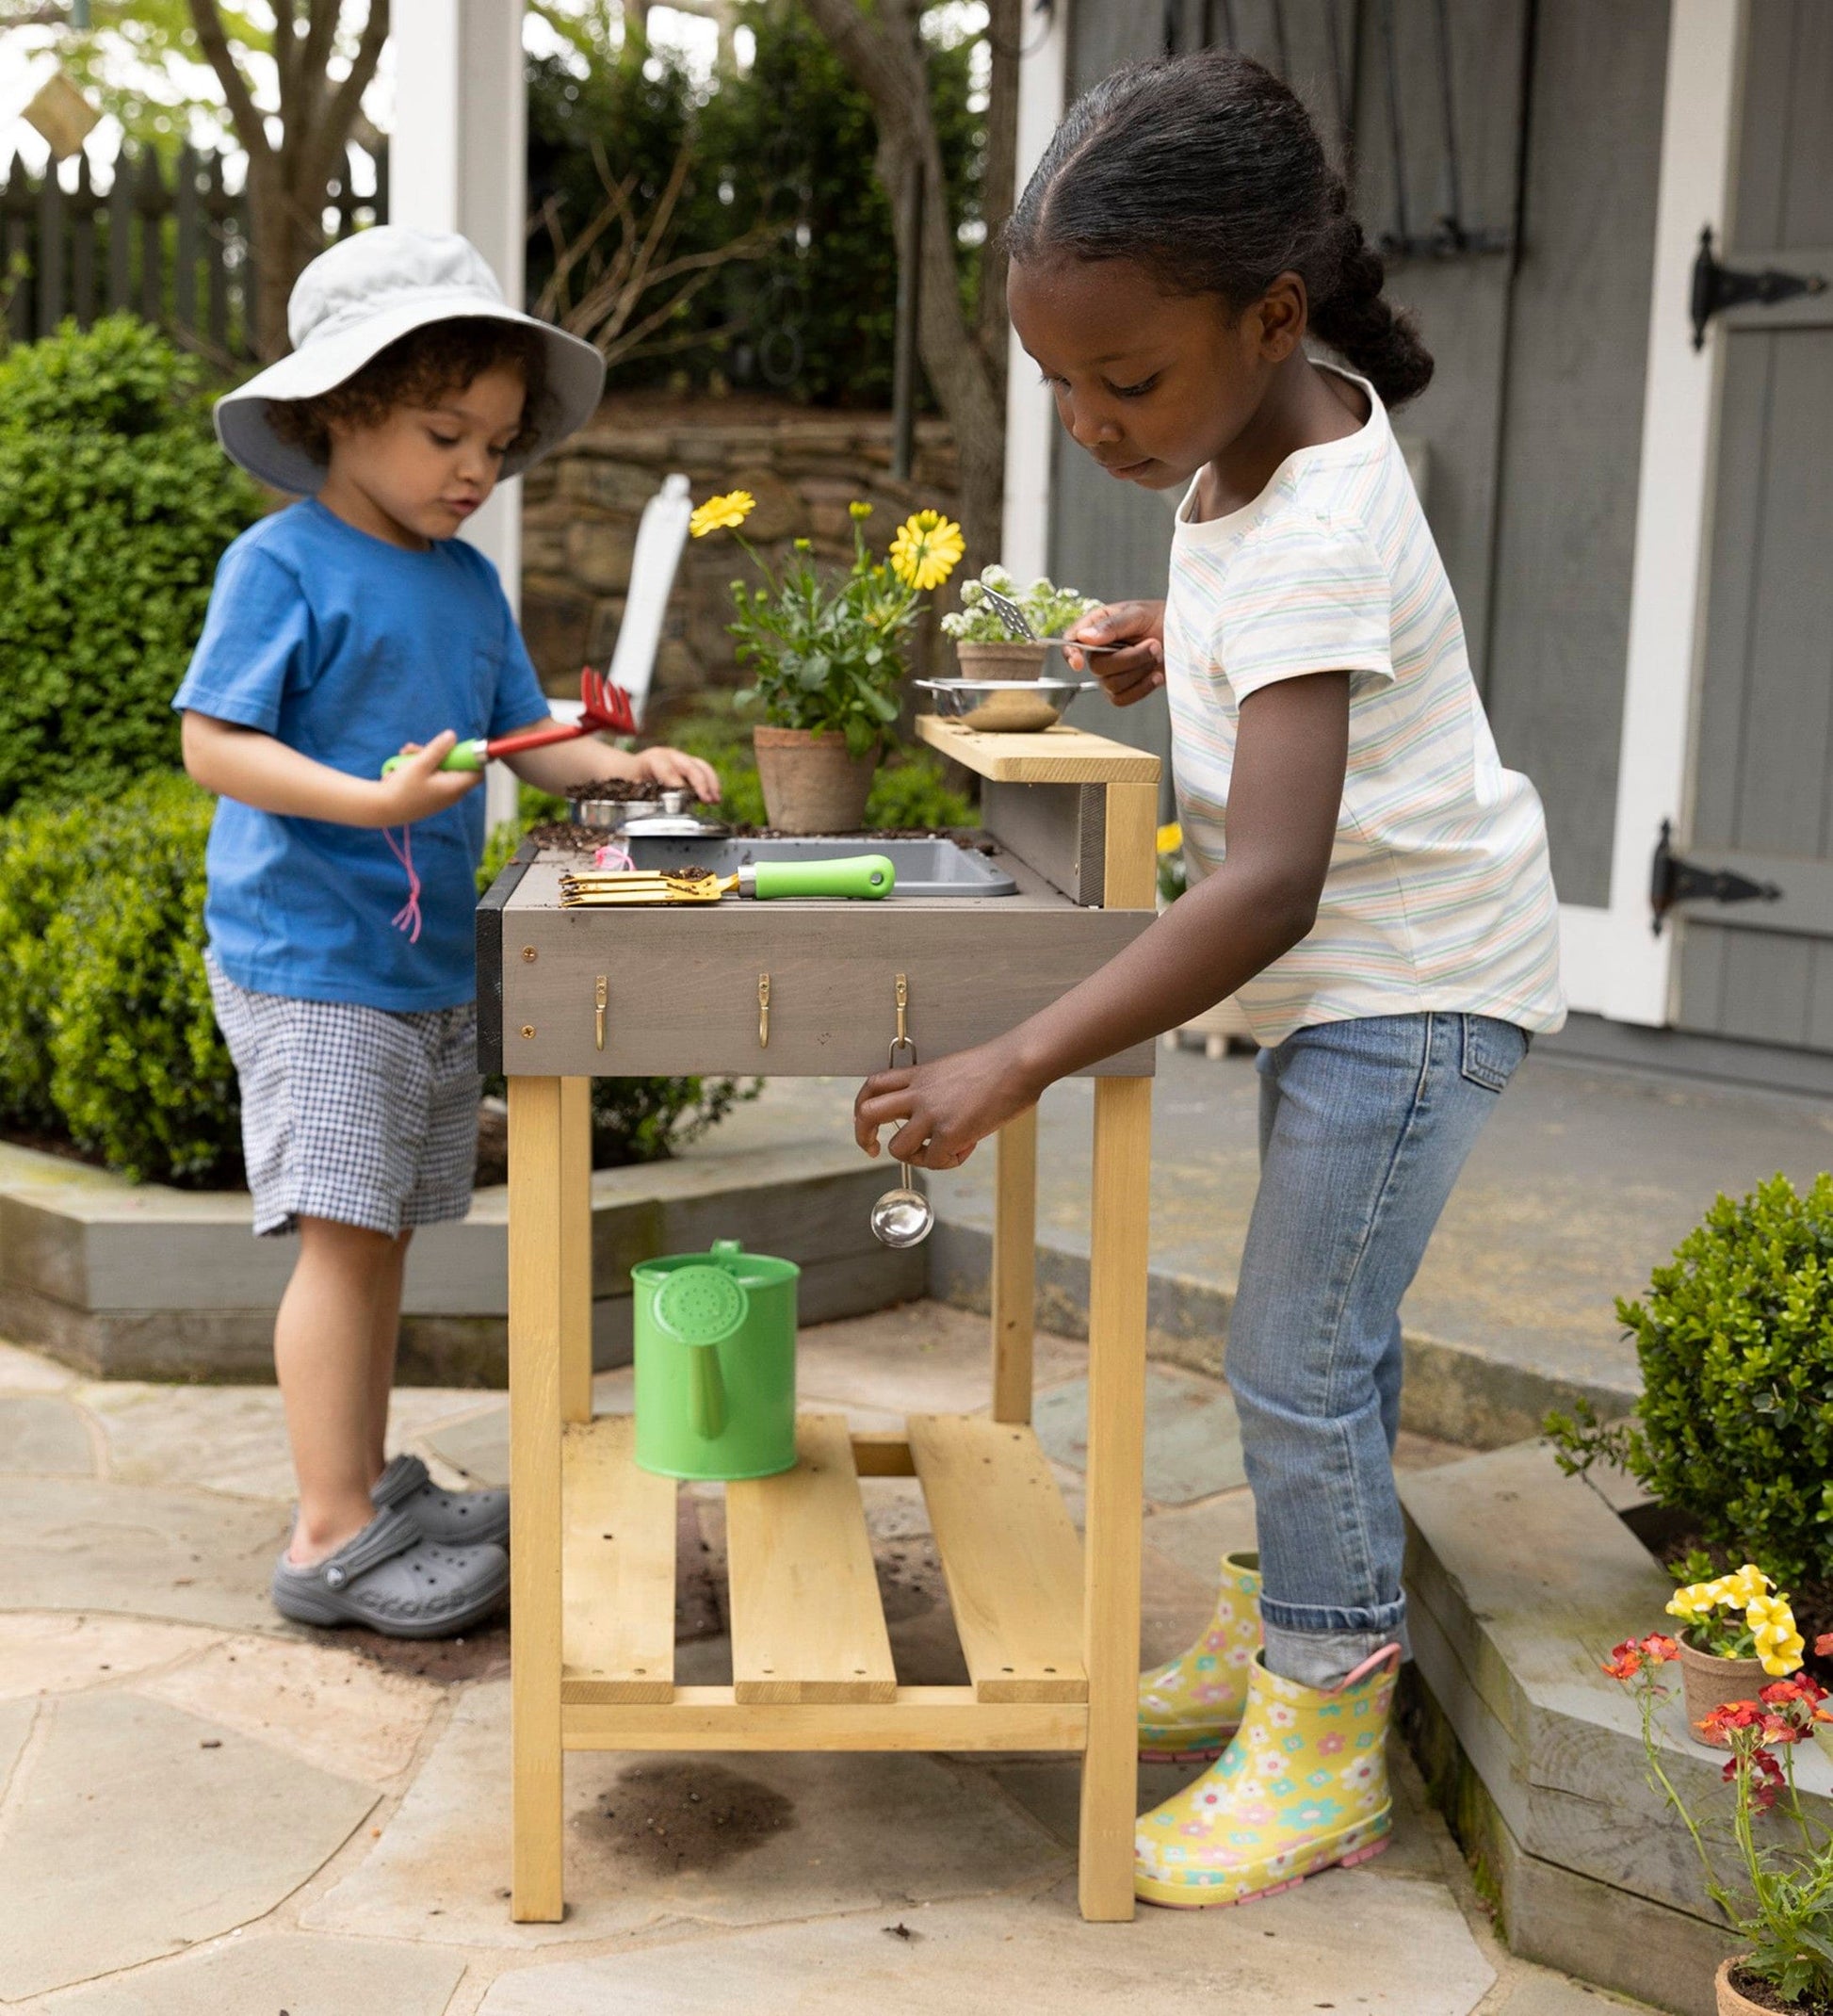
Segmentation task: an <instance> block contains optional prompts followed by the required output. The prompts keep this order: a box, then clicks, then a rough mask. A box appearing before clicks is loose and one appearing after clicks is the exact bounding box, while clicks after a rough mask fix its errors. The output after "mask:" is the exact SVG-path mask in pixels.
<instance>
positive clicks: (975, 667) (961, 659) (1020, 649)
mask: <svg viewBox="0 0 1833 2016" xmlns="http://www.w3.org/2000/svg"><path fill="white" fill-rule="evenodd" d="M1049 655H1050V646H1049V645H1048V644H1047V643H1044V642H1038V643H1034V644H1028V643H1025V642H1022V641H1021V640H1019V639H1018V638H1014V639H1013V640H1012V642H1010V643H1000V644H976V643H968V642H957V643H956V645H955V662H956V663H957V664H958V665H960V667H961V675H962V677H963V678H964V679H1035V678H1039V677H1041V676H1042V675H1043V672H1044V660H1045V659H1046V658H1047V657H1048V656H1049Z"/></svg>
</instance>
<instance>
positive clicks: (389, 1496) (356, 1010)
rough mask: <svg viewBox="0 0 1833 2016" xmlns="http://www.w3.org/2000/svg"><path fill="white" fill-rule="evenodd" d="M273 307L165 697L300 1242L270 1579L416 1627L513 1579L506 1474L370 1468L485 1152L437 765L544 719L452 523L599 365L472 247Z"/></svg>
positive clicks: (445, 245)
mask: <svg viewBox="0 0 1833 2016" xmlns="http://www.w3.org/2000/svg"><path fill="white" fill-rule="evenodd" d="M287 319H288V325H289V330H290V333H291V336H292V339H293V344H294V350H293V353H292V355H291V356H289V357H287V358H285V359H284V360H283V361H282V362H281V363H279V364H276V365H274V366H270V367H269V368H268V370H266V371H263V372H262V373H261V374H260V375H259V376H257V377H256V378H254V379H252V380H251V381H250V382H249V383H247V384H246V385H244V386H242V387H240V388H239V389H238V390H237V391H235V392H233V393H231V394H230V395H229V396H228V397H227V398H224V399H222V400H221V401H219V404H218V407H217V431H218V435H219V439H220V440H221V442H222V445H223V447H224V449H225V450H226V451H227V452H228V454H229V455H230V456H231V457H233V458H234V460H235V461H236V462H238V463H241V464H242V466H243V467H244V468H246V469H248V470H250V471H251V472H252V473H253V474H254V475H255V476H257V477H259V478H261V479H262V480H264V481H266V482H268V483H270V484H272V485H274V486H275V487H276V488H279V489H282V490H287V491H291V492H294V493H297V494H300V496H302V497H303V501H301V502H300V503H297V504H294V505H292V506H290V507H289V508H288V509H286V510H284V511H280V512H275V513H274V514H273V515H272V516H270V517H268V518H265V519H263V520H262V522H261V523H260V524H259V525H256V526H254V527H253V528H251V529H250V530H249V531H247V532H245V533H244V534H243V535H242V536H241V538H239V539H238V540H236V541H235V545H232V546H231V547H230V549H229V551H228V552H227V553H226V554H225V555H224V556H223V560H222V563H221V566H220V567H219V570H218V574H217V579H216V586H215V590H214V592H213V593H212V595H211V600H210V612H209V617H208V620H207V621H206V623H205V625H204V630H203V638H202V639H201V640H200V642H199V644H198V647H197V652H196V655H195V656H194V657H193V658H192V660H191V665H190V669H189V671H188V672H187V675H186V677H185V682H184V684H183V686H181V687H180V689H179V691H178V694H177V697H176V699H175V700H174V702H173V705H174V707H178V708H179V709H180V710H181V711H182V712H183V715H184V747H185V762H186V767H187V769H188V770H189V772H190V773H191V775H192V776H193V777H195V778H196V779H197V780H198V782H199V783H200V784H202V785H203V786H204V788H205V789H209V790H212V791H215V792H217V793H218V794H219V797H220V799H221V803H220V805H219V806H218V809H217V817H216V821H215V824H214V826H213V828H212V830H211V836H210V849H209V898H208V902H207V904H206V908H205V919H206V923H207V926H208V933H209V952H208V955H207V958H208V965H209V970H210V984H211V989H212V993H213V995H214V997H215V1000H216V1007H217V1016H218V1020H219V1023H220V1024H221V1026H222V1031H223V1034H224V1036H225V1038H226V1039H227V1041H228V1044H229V1048H230V1051H231V1054H232V1055H233V1057H234V1058H235V1068H236V1072H237V1074H238V1076H239V1077H240V1080H241V1084H242V1128H243V1140H244V1146H245V1148H246V1154H247V1162H248V1175H249V1185H250V1188H251V1190H252V1192H253V1194H254V1230H255V1232H256V1233H257V1235H268V1234H278V1233H283V1232H286V1231H291V1230H294V1229H297V1230H298V1232H299V1234H300V1254H299V1260H298V1262H297V1264H296V1266H295V1268H294V1271H293V1276H292V1279H291V1280H290V1282H289V1283H288V1285H287V1288H286V1293H285V1294H284V1297H283V1299H282V1302H281V1306H280V1313H279V1317H278V1320H277V1322H276V1324H275V1325H274V1362H275V1368H276V1371H277V1373H278V1375H279V1380H280V1386H281V1390H282V1393H283V1394H284V1400H285V1406H286V1426H287V1434H288V1438H289V1439H290V1440H291V1443H292V1450H293V1462H294V1468H295V1470H296V1471H297V1473H298V1478H299V1494H300V1503H299V1514H298V1519H297V1521H296V1523H295V1526H294V1529H293V1535H292V1540H291V1544H290V1545H289V1546H288V1548H287V1550H286V1552H285V1553H284V1554H283V1555H282V1556H281V1558H280V1560H279V1562H278V1563H277V1564H276V1566H275V1569H274V1576H273V1599H274V1602H275V1604H276V1606H277V1607H278V1608H279V1609H280V1610H281V1612H282V1613H283V1614H284V1615H285V1616H286V1617H289V1618H297V1619H298V1620H300V1621H301V1622H304V1623H312V1624H339V1623H346V1622H355V1623H362V1624H366V1625H368V1626H369V1627H370V1628H371V1629H373V1630H376V1631H381V1632H386V1633H388V1634H391V1635H394V1636H399V1637H435V1636H443V1635H445V1634H449V1633H454V1632H461V1631H463V1630H464V1629H465V1628H466V1627H467V1626H469V1625H471V1624H473V1623H476V1622H477V1621H478V1620H479V1618H482V1617H484V1616H485V1615H487V1614H488V1613H489V1612H490V1611H491V1610H492V1609H494V1608H495V1606H496V1604H497V1603H498V1602H499V1601H501V1600H502V1597H503V1594H504V1592H505V1590H506V1589H507V1587H508V1582H509V1556H508V1553H506V1551H505V1550H506V1547H507V1544H508V1539H509V1504H508V1499H507V1495H506V1494H505V1493H502V1492H483V1491H478V1492H448V1491H442V1490H440V1489H438V1488H435V1487H434V1486H433V1485H432V1484H431V1483H430V1480H429V1478H428V1475H427V1471H426V1466H425V1465H424V1464H422V1463H421V1462H420V1461H419V1459H418V1458H417V1457H413V1456H397V1457H396V1458H395V1459H394V1461H393V1462H391V1463H384V1461H383V1438H384V1434H385V1431H386V1427H387V1421H388V1396H389V1388H390V1385H391V1382H392V1378H393V1373H394V1362H395V1345H396V1335H397V1326H398V1319H399V1315H400V1303H401V1274H402V1267H403V1264H404V1262H405V1260H406V1258H407V1247H408V1242H409V1240H410V1239H411V1238H412V1237H413V1234H414V1227H416V1226H420V1225H434V1224H440V1223H443V1222H445V1221H446V1220H449V1219H456V1218H462V1217H463V1216H464V1214H465V1212H466V1211H467V1210H468V1208H469V1205H470V1197H471V1172H472V1165H473V1161H474V1158H475V1155H476V1146H477V1110H478V1094H479V1079H478V1069H477V1061H476V1055H475V1044H474V1031H475V1015H476V1009H475V994H476V981H475V974H474V970H473V951H472V943H473V940H472V929H473V927H472V912H473V908H474V906H475V903H476V884H475V879H474V878H475V872H476V868H477V863H478V860H479V855H480V854H481V852H482V847H483V839H484V820H483V805H482V802H481V800H480V799H479V798H477V797H475V796H473V795H471V794H472V793H473V791H474V789H475V787H476V786H477V784H478V783H479V774H478V773H477V772H448V771H442V770H441V769H440V767H439V765H440V760H441V758H442V757H443V756H445V755H446V752H447V751H448V750H449V749H450V748H451V746H452V744H453V742H454V741H455V740H457V739H459V738H461V737H471V736H499V735H507V734H511V733H514V732H515V731H516V730H518V729H523V728H527V727H532V726H535V725H538V724H539V723H542V722H543V721H544V720H545V719H547V716H548V707H547V703H546V701H545V699H544V697H543V693H542V690H541V687H540V684H539V682H538V681H537V679H536V677H535V674H534V669H533V667H532V666H531V665H530V663H529V661H528V655H527V650H526V649H525V648H524V646H523V642H522V639H521V636H520V635H519V633H518V632H517V630H516V626H515V623H514V620H513V618H512V617H511V614H510V610H509V605H508V603H507V602H506V600H505V599H504V596H503V591H502V587H501V584H500V583H499V582H498V580H497V577H496V574H495V569H494V568H493V567H492V566H491V564H490V562H489V561H487V560H485V559H484V558H483V556H482V555H481V554H479V552H478V551H477V550H476V549H475V548H474V547H471V546H468V545H464V544H462V542H461V541H459V540H458V539H457V538H456V537H455V536H454V535H455V534H456V533H457V532H458V530H459V528H461V526H462V525H463V523H464V521H465V519H466V518H467V517H469V516H470V515H471V513H472V512H475V511H476V510H477V509H478V508H479V505H481V504H482V503H483V501H484V499H485V498H486V497H488V496H489V495H490V493H491V491H492V490H493V489H494V488H495V484H496V482H497V480H498V479H499V478H500V477H502V476H505V475H512V474H514V473H515V472H516V471H517V470H519V469H524V468H527V466H528V464H529V463H532V462H534V461H535V460H537V459H538V458H539V457H540V456H542V455H543V454H545V453H547V452H548V451H549V450H550V449H551V448H553V447H555V446H556V445H557V444H558V443H559V442H560V441H561V440H563V439H564V438H565V437H566V436H567V435H568V434H569V433H572V432H573V431H575V430H576V429H577V428H579V427H580V426H582V425H583V424H584V423H585V421H586V420H587V419H588V418H589V417H590V416H591V415H592V411H593V409H594V408H595V406H596V405H597V402H598V398H599V394H600V391H601V389H602V386H603V382H604V365H603V362H602V361H601V359H600V358H599V356H598V353H597V351H596V350H593V349H592V347H591V345H589V344H586V343H582V342H580V341H578V340H577V339H576V337H573V336H569V335H566V334H564V333H562V332H560V330H558V329H555V328H552V327H551V326H549V325H548V324H545V323H542V322H537V321H535V320H534V319H532V318H531V317H527V316H523V315H518V314H516V313H514V312H513V311H512V310H511V309H510V308H509V307H508V306H507V305H506V304H505V303H504V301H503V298H502V294H501V292H500V290H499V289H498V287H497V285H496V283H495V278H494V277H493V275H492V274H491V271H490V268H488V267H487V266H486V265H485V263H484V261H483V259H482V258H481V257H480V256H479V253H478V252H476V251H475V250H474V249H473V247H472V246H470V245H469V244H468V243H466V241H465V240H464V239H463V238H461V237H456V236H431V235H429V234H426V233H421V232H415V231H407V230H402V229H398V228H396V227H393V226H389V227H382V228H378V229H376V230H373V231H366V232H362V233H359V234H358V235H357V236H353V237H350V238H348V239H346V240H344V242H343V243H341V244H339V245H335V246H333V248H332V249H331V250H330V251H329V252H325V253H323V254H322V255H321V256H320V257H319V258H317V259H316V260H314V262H313V263H312V265H311V266H309V267H308V268H306V269H305V271H304V272H303V273H302V274H301V275H300V281H299V284H298V285H297V286H296V287H295V288H294V290H293V297H292V301H291V302H290V304H289V308H288V317H287ZM403 749H412V750H414V751H416V752H417V753H416V754H414V755H413V756H412V757H411V758H410V760H409V761H407V762H406V763H404V764H403V765H402V766H401V767H400V768H398V769H397V770H396V771H394V772H392V773H391V774H388V775H386V776H384V775H383V774H382V765H383V762H384V760H385V759H386V758H388V757H389V756H395V755H397V753H399V752H400V751H402V750H403ZM512 767H513V769H514V770H515V772H516V774H517V775H518V776H522V777H526V778H527V780H528V781H529V782H530V783H533V784H537V785H540V786H541V787H543V789H548V790H558V789H561V788H562V787H563V786H565V785H568V784H572V783H584V782H588V781H591V780H594V779H599V778H611V777H625V778H628V777H643V778H651V779H654V780H655V781H657V782H658V783H662V784H667V785H673V786H686V787H688V788H689V789H693V790H694V791H696V792H697V793H698V794H699V795H700V796H701V797H702V798H704V799H712V798H716V797H717V796H718V795H719V781H718V778H717V776H716V775H715V774H714V772H712V771H711V769H710V768H709V767H708V766H707V765H706V764H705V763H702V762H699V761H697V760H696V759H695V758H693V757H690V756H683V755H681V754H680V753H679V752H677V751H674V750H670V749H650V750H647V751H645V752H644V753H643V754H642V755H641V756H626V755H625V754H623V753H622V752H621V751H619V750H616V749H613V748H611V747H610V746H609V745H608V744H607V743H604V742H601V741H597V740H591V739H587V740H577V741H572V742H562V743H558V744H555V745H552V746H550V747H547V748H543V749H539V750H531V751H528V752H526V753H525V754H523V755H521V756H517V757H515V758H514V760H513V764H512ZM391 829H398V833H397V832H396V831H393V830H391ZM404 892H405V894H406V897H407V901H406V902H405V903H403V902H402V897H403V893H404Z"/></svg>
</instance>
